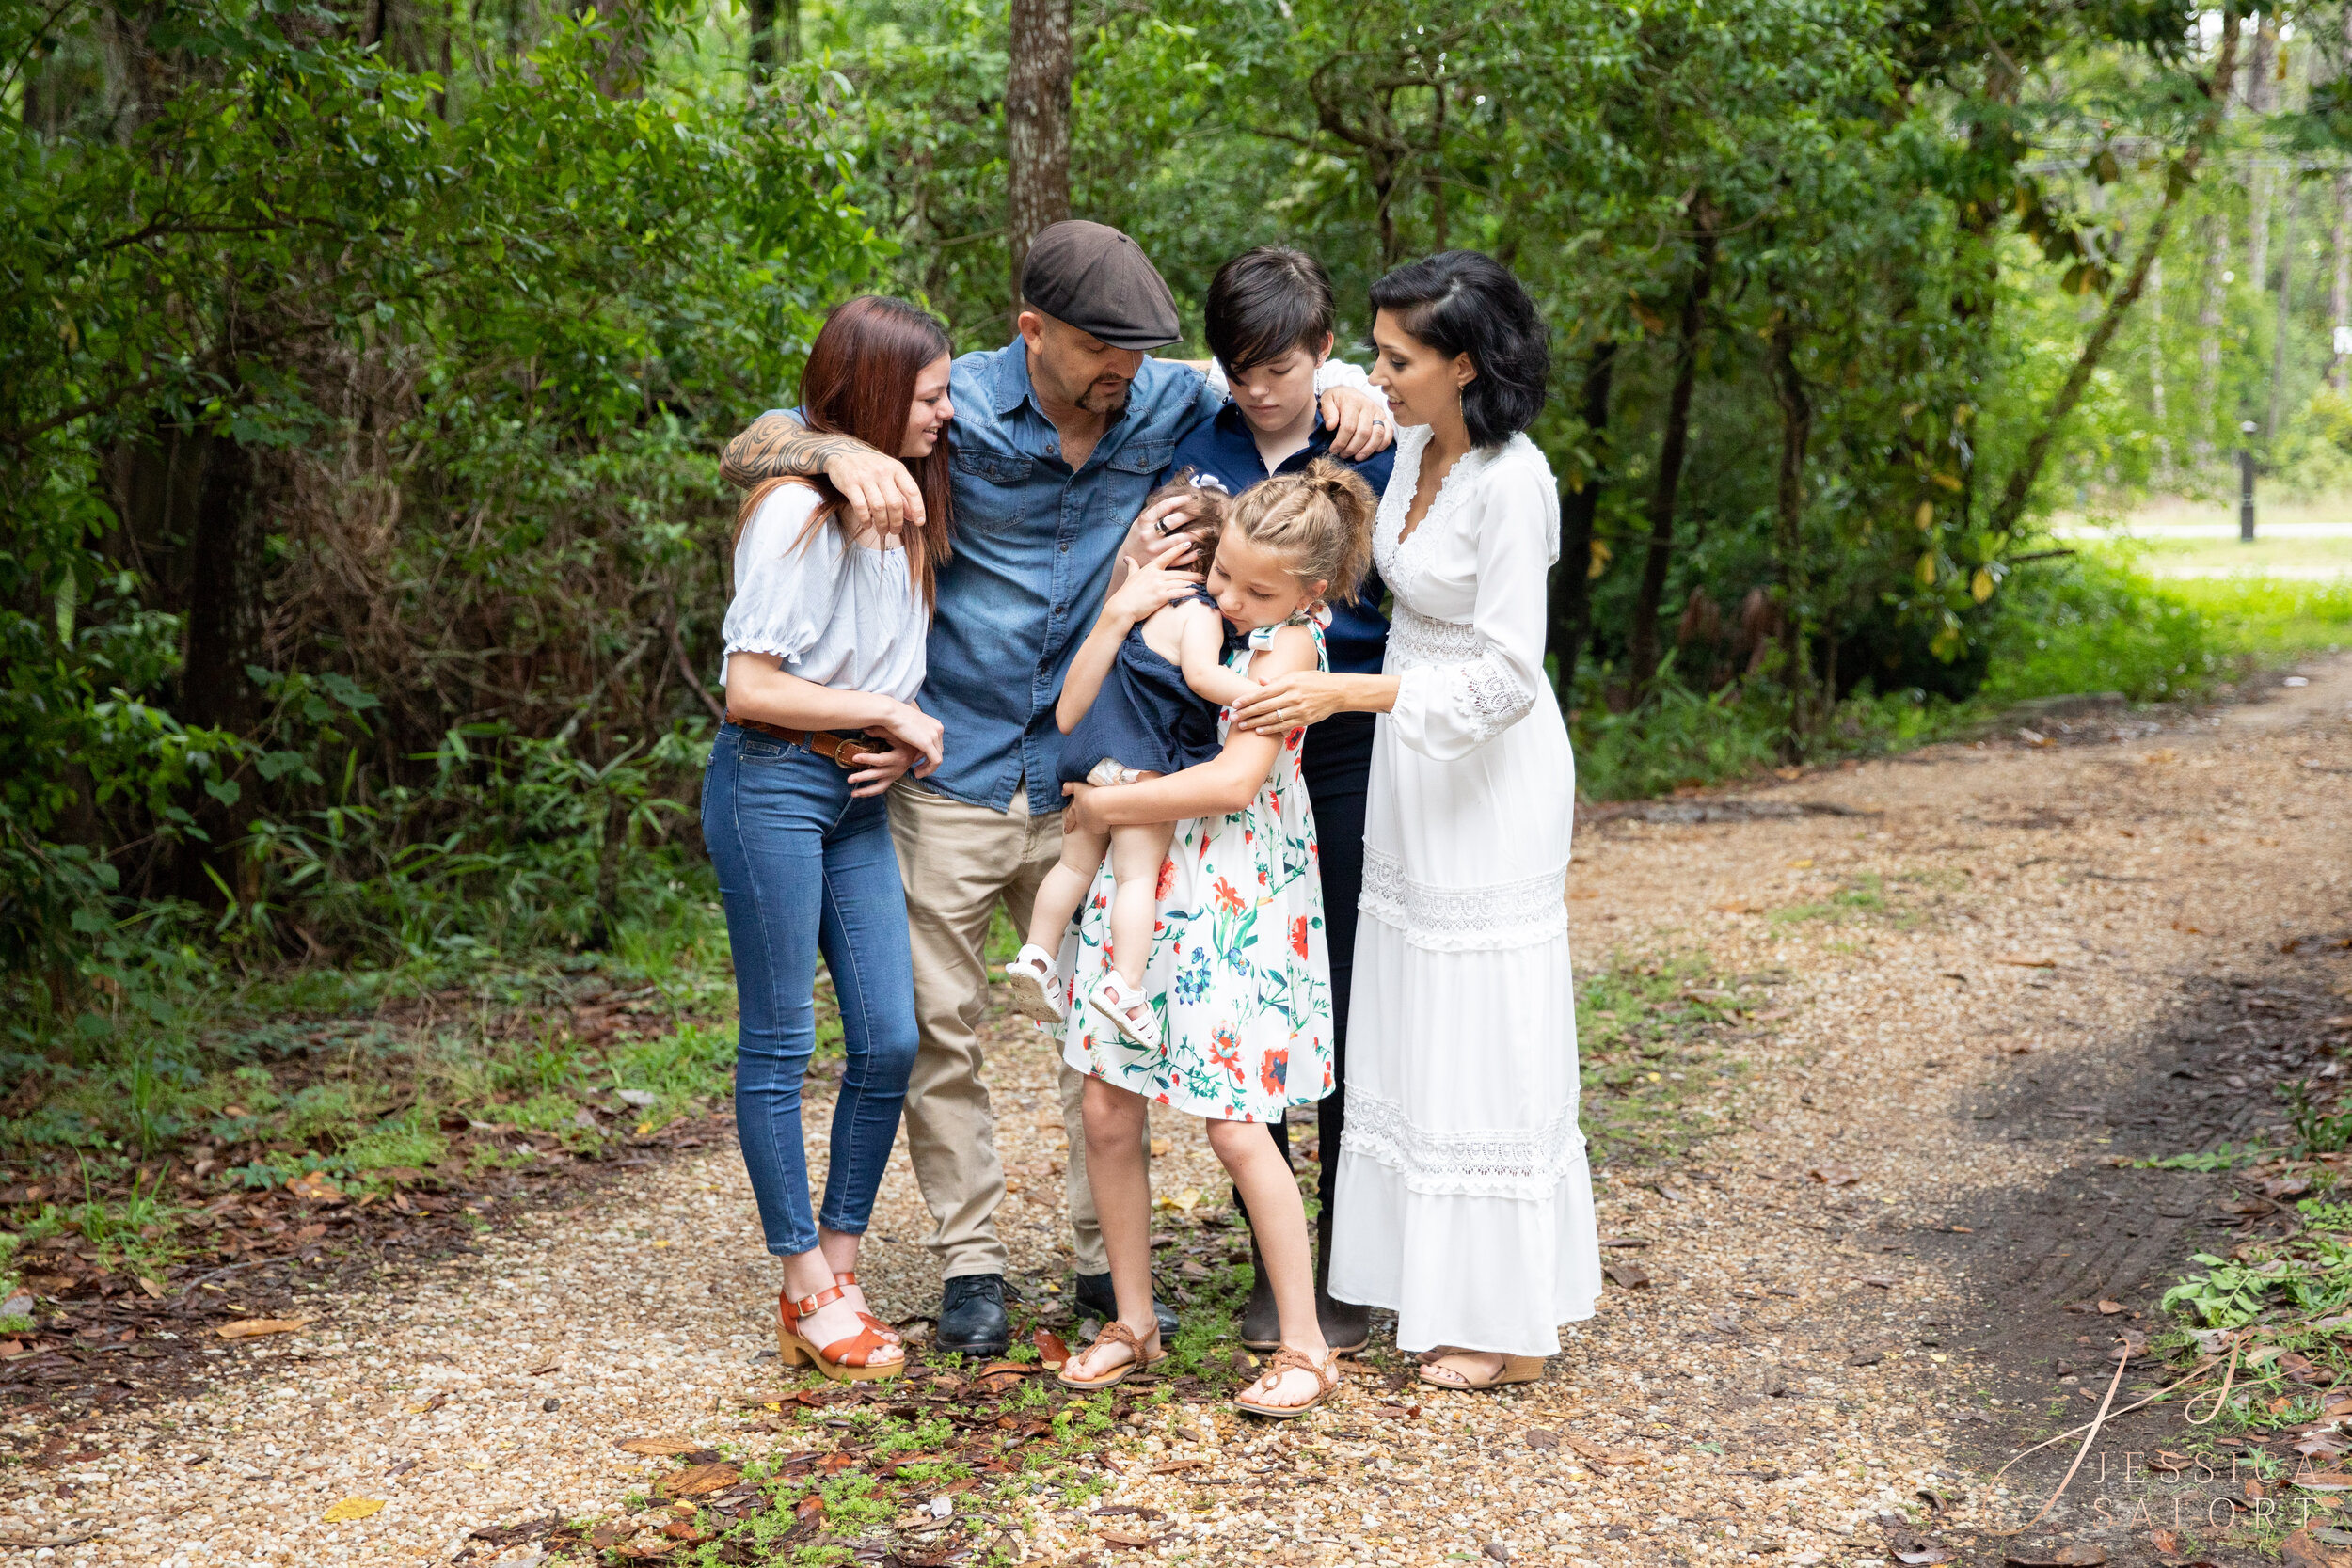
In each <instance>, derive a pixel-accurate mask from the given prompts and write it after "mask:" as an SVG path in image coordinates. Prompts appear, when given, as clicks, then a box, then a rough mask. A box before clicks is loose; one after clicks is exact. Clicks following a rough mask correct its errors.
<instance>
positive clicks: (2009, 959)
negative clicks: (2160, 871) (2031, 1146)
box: [1993, 953, 2106, 1562]
mask: <svg viewBox="0 0 2352 1568" xmlns="http://www.w3.org/2000/svg"><path fill="white" fill-rule="evenodd" d="M1993 961H1994V963H1996V964H2007V965H2009V966H2010V968H2011V969H2056V968H2057V967H2058V960H2057V959H2056V958H2042V957H2041V956H2039V955H2038V954H2030V953H2010V954H2008V955H2006V956H2005V957H2002V958H1995V959H1994V960H1993ZM2100 1561H2102V1562H2105V1561H2106V1558H2104V1557H2103V1558H2101V1559H2100Z"/></svg>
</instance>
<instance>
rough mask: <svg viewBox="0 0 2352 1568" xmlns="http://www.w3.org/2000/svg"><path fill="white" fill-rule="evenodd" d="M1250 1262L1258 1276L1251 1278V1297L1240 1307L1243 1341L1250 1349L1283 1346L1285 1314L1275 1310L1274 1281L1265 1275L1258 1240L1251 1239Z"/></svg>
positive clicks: (1269, 1348) (1270, 1348)
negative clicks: (1283, 1318) (1283, 1316)
mask: <svg viewBox="0 0 2352 1568" xmlns="http://www.w3.org/2000/svg"><path fill="white" fill-rule="evenodd" d="M1249 1266H1250V1267H1251V1268H1253V1269H1255V1270H1257V1271H1258V1276H1257V1277H1256V1278H1255V1279H1253V1280H1251V1281H1250V1282H1249V1299H1248V1301H1247V1302H1245V1303H1244V1304H1243V1305H1242V1309H1241V1342H1242V1343H1243V1344H1245V1345H1247V1346H1248V1347H1249V1348H1250V1349H1251V1350H1280V1349H1281V1348H1282V1314H1281V1313H1280V1312H1279V1311H1277V1310H1275V1307H1274V1281H1273V1280H1272V1279H1270V1278H1268V1277H1267V1276H1266V1272H1265V1259H1263V1257H1261V1256H1260V1255H1259V1253H1258V1243H1257V1242H1256V1241H1255V1240H1254V1239H1253V1240H1252V1241H1251V1242H1250V1243H1249Z"/></svg>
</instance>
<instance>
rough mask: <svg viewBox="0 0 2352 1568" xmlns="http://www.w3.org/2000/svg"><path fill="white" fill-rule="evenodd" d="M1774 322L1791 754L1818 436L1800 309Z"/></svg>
mask: <svg viewBox="0 0 2352 1568" xmlns="http://www.w3.org/2000/svg"><path fill="white" fill-rule="evenodd" d="M1775 314H1776V315H1777V317H1778V319H1777V320H1775V321H1774V322H1773V323H1772V397H1773V399H1774V401H1776V402H1777V403H1778V404H1780V474H1779V480H1780V483H1779V485H1778V487H1777V490H1776V493H1775V496H1774V512H1775V518H1774V527H1773V531H1772V547H1773V553H1774V554H1776V555H1778V556H1779V557H1780V560H1779V562H1778V563H1777V564H1778V566H1779V568H1780V584H1781V592H1782V594H1784V595H1785V597H1784V598H1783V600H1782V603H1781V616H1780V649H1781V679H1782V680H1783V681H1784V682H1786V683H1787V685H1788V747H1789V752H1790V754H1791V760H1794V754H1795V752H1797V751H1798V749H1799V747H1798V738H1799V737H1800V736H1803V735H1804V733H1805V730H1806V728H1807V726H1808V722H1809V719H1810V715H1809V714H1808V712H1807V709H1808V706H1809V701H1808V699H1809V696H1810V692H1811V687H1812V682H1811V679H1810V676H1811V672H1810V671H1809V670H1808V669H1807V668H1806V667H1805V665H1806V657H1807V656H1806V653H1805V646H1804V618H1805V603H1804V601H1805V597H1806V594H1808V592H1809V590H1810V586H1811V585H1810V583H1809V582H1808V581H1807V577H1806V572H1805V561H1804V456H1805V449H1806V448H1807V447H1808V446H1810V445H1811V444H1812V440H1813V400H1812V398H1811V397H1810V396H1809V395H1808V394H1807V393H1806V391H1805V385H1804V376H1802V375H1801V374H1799V373H1798V372H1797V319H1796V312H1795V311H1793V310H1790V309H1788V308H1787V307H1786V306H1783V307H1782V308H1781V309H1779V310H1778V311H1777V312H1775Z"/></svg>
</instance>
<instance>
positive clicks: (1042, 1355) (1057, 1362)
mask: <svg viewBox="0 0 2352 1568" xmlns="http://www.w3.org/2000/svg"><path fill="white" fill-rule="evenodd" d="M1029 1343H1031V1344H1033V1345H1035V1346H1036V1347H1037V1359H1038V1365H1040V1366H1041V1367H1043V1368H1044V1369H1045V1370H1047V1371H1049V1372H1050V1371H1054V1370H1058V1369H1059V1368H1061V1367H1062V1366H1063V1365H1064V1364H1065V1363H1067V1362H1068V1361H1069V1359H1070V1347H1069V1346H1068V1345H1066V1344H1064V1343H1062V1338H1061V1336H1060V1335H1058V1334H1056V1333H1053V1332H1051V1331H1050V1330H1047V1329H1042V1328H1041V1329H1039V1330H1038V1331H1037V1332H1036V1333H1035V1334H1032V1335H1030V1336H1029Z"/></svg>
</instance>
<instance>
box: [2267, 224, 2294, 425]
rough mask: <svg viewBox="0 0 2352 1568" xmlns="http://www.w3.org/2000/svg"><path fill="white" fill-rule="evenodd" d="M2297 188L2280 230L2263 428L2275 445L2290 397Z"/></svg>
mask: <svg viewBox="0 0 2352 1568" xmlns="http://www.w3.org/2000/svg"><path fill="white" fill-rule="evenodd" d="M2295 198H2296V187H2295V186H2294V185H2292V184H2290V185H2288V186H2287V210H2286V217H2285V220H2284V221H2283V222H2282V223H2281V224H2280V229H2279V319H2278V330H2277V331H2276V332H2274V333H2273V334H2272V335H2271V341H2270V417H2269V419H2268V420H2265V423H2264V425H2263V440H2264V441H2265V443H2275V442H2276V441H2277V440H2278V439H2279V418H2280V404H2281V403H2282V402H2283V401H2284V399H2285V397H2286V388H2287V335H2288V333H2289V332H2290V331H2291V330H2293V328H2294V325H2295V322H2294V320H2293V317H2292V315H2291V313H2290V311H2289V309H2288V308H2289V307H2290V306H2291V305H2292V304H2293V303H2294V299H2295V292H2294V284H2295Z"/></svg>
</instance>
